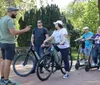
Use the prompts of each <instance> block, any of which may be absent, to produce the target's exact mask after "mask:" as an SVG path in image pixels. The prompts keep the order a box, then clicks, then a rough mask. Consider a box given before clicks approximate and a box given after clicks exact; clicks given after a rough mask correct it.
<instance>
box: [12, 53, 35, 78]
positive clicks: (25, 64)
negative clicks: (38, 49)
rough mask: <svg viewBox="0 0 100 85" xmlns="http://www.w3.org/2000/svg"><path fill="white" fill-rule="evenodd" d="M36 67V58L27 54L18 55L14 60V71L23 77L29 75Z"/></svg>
mask: <svg viewBox="0 0 100 85" xmlns="http://www.w3.org/2000/svg"><path fill="white" fill-rule="evenodd" d="M33 67H34V59H33V57H32V56H30V55H27V54H20V55H18V56H17V57H16V58H15V59H14V61H13V70H14V72H15V73H16V74H17V75H18V76H21V77H26V76H28V75H29V74H30V73H31V71H32V69H33Z"/></svg>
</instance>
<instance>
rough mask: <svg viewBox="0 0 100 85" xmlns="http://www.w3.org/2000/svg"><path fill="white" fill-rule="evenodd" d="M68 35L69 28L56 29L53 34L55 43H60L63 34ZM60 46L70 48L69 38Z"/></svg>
mask: <svg viewBox="0 0 100 85" xmlns="http://www.w3.org/2000/svg"><path fill="white" fill-rule="evenodd" d="M65 34H66V35H68V32H67V29H66V28H62V29H60V30H55V31H54V32H53V34H52V36H53V37H54V41H55V43H60V42H62V40H63V35H65ZM58 47H59V48H60V49H64V48H69V47H70V44H69V40H68V39H66V41H65V43H64V45H58Z"/></svg>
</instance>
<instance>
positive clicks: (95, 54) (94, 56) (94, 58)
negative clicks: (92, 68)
mask: <svg viewBox="0 0 100 85" xmlns="http://www.w3.org/2000/svg"><path fill="white" fill-rule="evenodd" d="M96 49H97V46H95V47H94V48H93V49H92V53H91V56H92V58H93V61H94V63H95V64H97V56H98V55H97V50H96Z"/></svg>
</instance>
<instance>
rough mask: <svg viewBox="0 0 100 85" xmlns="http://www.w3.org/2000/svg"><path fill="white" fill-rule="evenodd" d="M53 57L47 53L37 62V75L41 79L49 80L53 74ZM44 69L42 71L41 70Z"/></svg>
mask: <svg viewBox="0 0 100 85" xmlns="http://www.w3.org/2000/svg"><path fill="white" fill-rule="evenodd" d="M52 69H53V68H52V59H51V56H50V55H48V54H45V55H44V56H43V57H42V58H41V59H40V60H39V62H38V64H37V77H38V78H39V79H40V80H41V81H45V80H47V79H48V78H49V77H50V76H51V74H52ZM41 71H42V72H41Z"/></svg>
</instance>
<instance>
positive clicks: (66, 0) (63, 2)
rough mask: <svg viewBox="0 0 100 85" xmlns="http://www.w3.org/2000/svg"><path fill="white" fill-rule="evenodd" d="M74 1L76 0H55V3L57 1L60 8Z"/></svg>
mask: <svg viewBox="0 0 100 85" xmlns="http://www.w3.org/2000/svg"><path fill="white" fill-rule="evenodd" d="M72 1H74V0H54V3H56V4H57V5H58V6H59V7H60V8H64V7H66V6H67V5H68V4H69V3H70V2H72Z"/></svg>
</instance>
